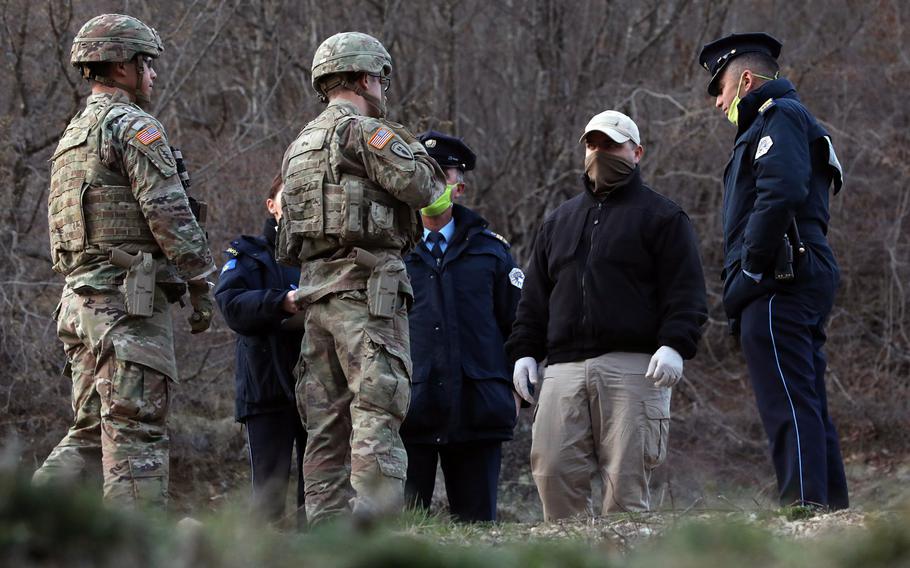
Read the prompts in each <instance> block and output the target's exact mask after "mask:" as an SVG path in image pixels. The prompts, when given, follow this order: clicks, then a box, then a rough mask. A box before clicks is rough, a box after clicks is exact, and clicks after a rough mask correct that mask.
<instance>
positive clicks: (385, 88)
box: [367, 73, 392, 93]
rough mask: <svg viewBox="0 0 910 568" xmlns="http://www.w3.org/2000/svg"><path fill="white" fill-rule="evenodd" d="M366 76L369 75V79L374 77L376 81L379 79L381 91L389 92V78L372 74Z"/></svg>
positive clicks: (390, 84) (390, 82)
mask: <svg viewBox="0 0 910 568" xmlns="http://www.w3.org/2000/svg"><path fill="white" fill-rule="evenodd" d="M367 75H369V76H370V77H376V78H377V79H379V84H380V85H382V91H383V92H384V93H388V92H389V87H391V86H392V79H391V78H389V77H386V76H384V75H378V74H373V73H367Z"/></svg>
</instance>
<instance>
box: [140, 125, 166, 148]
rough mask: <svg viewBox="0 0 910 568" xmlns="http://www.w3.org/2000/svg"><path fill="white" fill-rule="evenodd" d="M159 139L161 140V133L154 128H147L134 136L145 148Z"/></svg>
mask: <svg viewBox="0 0 910 568" xmlns="http://www.w3.org/2000/svg"><path fill="white" fill-rule="evenodd" d="M159 138H161V132H160V131H159V130H158V128H157V127H155V126H147V127H145V128H144V129H142V130H141V131H140V132H139V134H137V135H136V140H138V141H140V142H142V143H143V144H145V145H146V146H148V145H149V144H151V143H152V142H154V141H155V140H158V139H159Z"/></svg>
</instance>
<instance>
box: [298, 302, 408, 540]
mask: <svg viewBox="0 0 910 568" xmlns="http://www.w3.org/2000/svg"><path fill="white" fill-rule="evenodd" d="M304 325H305V327H304V329H305V331H304V336H303V342H302V344H301V350H300V362H299V364H298V373H299V376H298V379H297V388H296V390H297V406H298V409H299V411H300V415H301V416H302V417H304V421H305V422H306V426H307V444H306V451H305V452H304V455H303V475H304V485H305V488H306V513H307V518H308V519H309V521H310V522H311V523H314V524H316V523H319V522H321V521H324V520H326V519H328V518H330V517H332V516H334V515H337V514H339V513H346V512H351V511H353V512H354V514H361V513H362V514H364V515H367V516H369V515H373V514H377V513H388V512H394V511H397V510H399V509H400V508H401V506H402V505H403V502H404V478H405V474H406V473H407V469H408V457H407V453H406V452H405V449H404V444H403V443H402V441H401V437H400V436H399V434H398V431H399V428H400V427H401V423H402V421H403V420H404V415H405V412H407V409H408V403H409V401H410V397H411V379H410V377H411V357H410V342H409V333H408V314H407V309H406V308H405V306H404V303H403V302H402V303H401V305H400V307H399V308H398V310H397V311H396V313H395V316H394V317H392V318H388V319H384V318H378V317H374V316H371V315H370V314H369V309H368V307H367V299H366V293H365V292H364V291H363V290H351V291H348V292H340V293H336V294H332V295H329V296H327V297H326V298H323V299H322V300H320V301H318V302H316V303H314V304H311V305H309V306H307V308H306V316H305V323H304Z"/></svg>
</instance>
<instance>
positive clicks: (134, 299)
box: [109, 248, 155, 317]
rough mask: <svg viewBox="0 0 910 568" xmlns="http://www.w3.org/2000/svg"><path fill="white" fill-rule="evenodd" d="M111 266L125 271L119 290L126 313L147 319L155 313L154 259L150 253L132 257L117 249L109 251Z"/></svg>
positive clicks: (137, 254) (140, 253)
mask: <svg viewBox="0 0 910 568" xmlns="http://www.w3.org/2000/svg"><path fill="white" fill-rule="evenodd" d="M109 254H110V259H111V264H113V265H114V266H119V267H120V268H125V269H126V278H125V279H124V280H123V284H122V286H121V290H122V291H123V296H124V300H125V302H126V313H128V314H130V315H132V316H143V317H149V316H151V315H152V314H153V313H154V312H155V259H154V258H153V257H152V253H150V252H139V253H136V254H135V255H132V254H130V253H128V252H124V251H123V250H121V249H118V248H111V249H110V251H109Z"/></svg>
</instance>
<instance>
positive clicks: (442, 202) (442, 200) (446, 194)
mask: <svg viewBox="0 0 910 568" xmlns="http://www.w3.org/2000/svg"><path fill="white" fill-rule="evenodd" d="M457 186H458V184H455V183H452V184H446V190H445V191H443V192H442V195H440V196H439V198H438V199H436V201H434V202H433V203H430V204H429V205H427V206H426V207H424V208H423V209H421V210H420V214H421V215H426V216H427V217H435V216H437V215H439V214H441V213H443V212H444V211H445V210H446V209H448V208H449V207H451V206H452V190H454V189H455V188H456V187H457Z"/></svg>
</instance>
